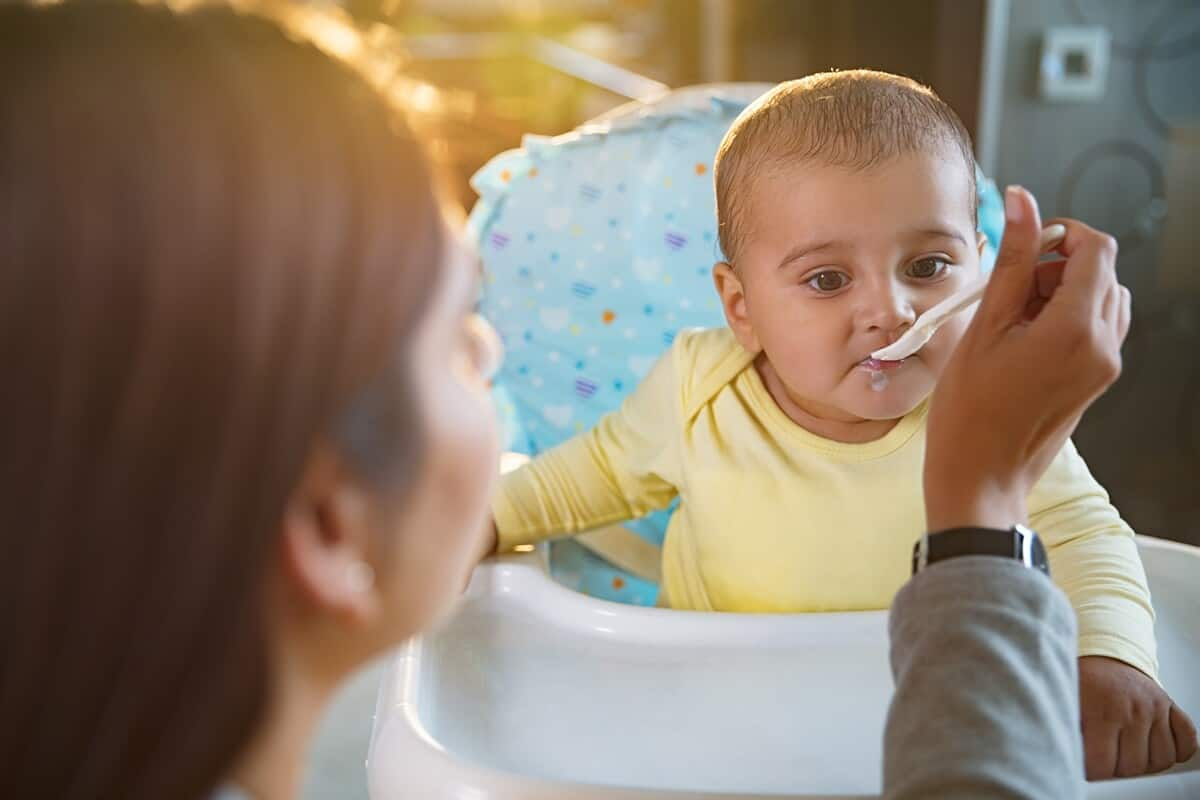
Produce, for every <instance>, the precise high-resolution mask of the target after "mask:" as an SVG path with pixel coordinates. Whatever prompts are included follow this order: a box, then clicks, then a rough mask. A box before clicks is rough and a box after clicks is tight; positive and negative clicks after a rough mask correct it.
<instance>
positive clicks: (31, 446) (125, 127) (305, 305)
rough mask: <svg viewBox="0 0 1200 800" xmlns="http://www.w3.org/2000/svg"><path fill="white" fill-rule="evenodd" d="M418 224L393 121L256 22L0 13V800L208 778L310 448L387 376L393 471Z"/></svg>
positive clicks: (135, 11)
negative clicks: (285, 512) (0, 522)
mask: <svg viewBox="0 0 1200 800" xmlns="http://www.w3.org/2000/svg"><path fill="white" fill-rule="evenodd" d="M441 232H442V227H441V222H440V218H439V215H438V213H437V204H436V202H435V200H434V197H433V194H432V191H431V188H430V180H429V175H428V173H427V169H426V166H425V162H424V161H423V159H422V157H421V155H420V153H419V150H418V148H417V146H416V144H415V143H414V142H413V141H412V138H411V136H410V135H409V134H408V132H407V129H406V127H405V126H404V124H403V123H402V121H401V120H399V119H397V116H396V114H395V113H394V112H393V110H392V109H389V108H388V107H387V105H386V103H385V102H384V101H383V100H382V98H381V96H380V94H379V93H378V92H377V91H376V90H375V89H373V88H371V87H370V86H369V85H368V83H367V82H366V81H365V80H364V79H362V78H361V77H360V75H359V74H358V72H357V71H356V70H354V69H351V68H350V67H349V66H348V65H346V64H343V63H340V62H338V61H336V60H334V59H332V58H330V57H328V56H327V55H326V54H324V53H323V52H321V51H320V50H319V49H318V48H316V47H314V46H313V45H311V44H306V43H304V42H302V41H298V40H297V39H296V38H295V37H294V36H289V35H285V34H284V33H283V32H281V30H280V29H279V28H278V27H277V26H276V25H274V24H271V23H269V22H267V21H264V20H262V19H258V18H254V17H250V16H245V15H240V14H235V13H233V12H231V11H228V10H215V9H208V10H204V9H201V10H198V11H195V12H193V13H189V14H186V15H179V14H175V13H172V12H169V11H167V10H165V9H163V8H146V7H142V6H138V5H134V4H132V3H130V4H115V3H103V4H98V3H86V4H81V5H72V4H69V3H68V4H66V5H63V6H59V7H48V8H40V9H30V8H24V7H16V6H12V5H5V6H3V7H0V368H2V369H3V377H2V380H3V389H2V390H0V509H3V515H4V516H3V525H2V526H0V542H2V551H0V642H3V648H4V655H3V657H0V796H3V797H12V798H32V797H54V798H87V800H95V799H96V798H120V799H121V800H137V799H139V798H156V799H157V798H172V799H173V800H174V799H176V798H179V799H180V800H189V799H190V798H197V797H202V796H203V795H204V794H205V793H206V792H208V791H209V790H210V789H211V788H212V786H213V783H214V781H216V780H217V779H218V778H219V776H221V775H222V774H223V772H224V771H225V770H227V769H228V768H229V767H230V764H231V761H232V759H233V758H234V757H235V755H236V754H237V753H238V751H239V750H240V749H241V748H242V747H243V746H245V744H246V742H247V739H248V737H249V736H250V735H251V734H252V732H253V731H254V728H255V726H256V724H257V723H258V721H259V718H260V716H261V714H262V711H263V708H264V705H265V702H266V700H267V693H268V692H269V690H270V687H269V686H268V685H267V676H268V675H269V664H268V663H267V658H268V655H267V652H266V640H265V631H264V621H263V619H262V613H263V607H264V603H265V600H264V597H263V593H264V582H265V576H266V575H267V574H268V573H269V571H270V568H271V566H272V564H273V560H274V558H275V550H276V542H277V537H278V533H279V525H280V522H281V518H282V514H283V509H284V507H285V503H286V501H287V498H288V495H289V493H290V492H291V490H292V489H293V488H294V486H295V484H296V483H297V481H298V479H299V476H300V474H301V472H302V469H303V466H304V464H305V461H306V458H307V457H308V455H309V454H310V452H311V449H312V447H313V446H314V444H315V443H316V442H317V441H318V440H319V439H320V438H321V437H325V436H329V437H334V438H336V437H337V436H338V435H339V430H340V427H341V423H340V420H341V419H343V417H344V412H345V410H346V408H347V406H348V404H349V403H350V400H351V398H353V397H355V396H358V395H359V394H361V390H362V388H363V387H364V386H365V385H367V384H368V383H377V382H378V381H377V379H378V376H379V375H381V374H386V375H391V376H393V377H392V378H391V379H390V380H389V381H388V383H389V385H390V386H391V388H392V390H393V393H392V394H391V396H390V397H389V398H388V401H387V402H386V403H375V404H374V408H373V410H372V409H368V411H369V414H368V416H370V415H371V414H374V415H375V416H377V417H385V419H381V420H380V421H381V422H382V423H383V424H382V427H381V428H379V430H380V431H382V433H381V434H380V436H377V437H376V439H377V441H376V442H375V444H377V445H378V444H379V443H380V442H382V448H377V450H378V449H383V450H386V452H387V456H388V457H387V458H386V459H381V458H380V456H379V452H375V453H374V454H373V455H372V456H371V458H370V459H369V460H370V462H371V463H370V465H369V466H371V467H373V468H375V469H379V468H386V469H387V470H388V475H389V478H390V479H391V480H393V481H395V482H396V485H397V487H398V488H399V487H402V485H403V483H404V481H405V478H406V475H407V474H409V473H411V472H412V469H413V468H414V465H415V464H416V463H417V461H418V460H419V458H420V452H421V441H420V436H419V434H418V428H419V426H418V425H417V419H418V417H417V409H415V408H414V407H413V404H414V403H415V400H414V399H413V396H412V394H411V392H409V391H408V388H409V387H408V386H407V381H408V379H407V373H406V369H405V348H404V346H403V345H402V343H403V342H405V341H408V340H409V338H410V337H407V334H411V333H412V331H413V328H414V325H415V324H416V323H417V321H418V319H419V309H420V307H421V303H422V302H423V300H424V299H425V298H427V297H428V296H429V293H430V285H431V284H433V283H434V282H435V281H436V280H438V264H439V259H440V257H441V253H440V249H441V247H442V241H441V239H442V233H441ZM356 429H357V430H359V431H360V433H361V430H362V425H361V424H358V425H357V427H356ZM385 461H386V463H384V462H385Z"/></svg>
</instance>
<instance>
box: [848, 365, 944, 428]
mask: <svg viewBox="0 0 1200 800" xmlns="http://www.w3.org/2000/svg"><path fill="white" fill-rule="evenodd" d="M849 390H850V391H848V392H845V393H844V394H843V403H842V407H843V409H844V410H845V411H847V412H849V413H851V414H853V415H855V416H856V417H859V418H861V419H866V420H872V421H877V422H882V421H884V420H890V419H899V418H900V417H903V416H905V415H906V414H910V413H912V411H913V410H915V409H916V408H917V407H918V406H919V405H921V403H923V402H925V399H926V398H928V397H929V395H930V393H931V392H932V391H933V381H932V379H925V376H919V375H905V374H891V375H890V374H888V373H879V375H878V377H877V376H873V375H870V374H868V373H866V372H863V373H862V374H860V375H855V376H854V380H853V383H852V384H851V386H850V387H849Z"/></svg>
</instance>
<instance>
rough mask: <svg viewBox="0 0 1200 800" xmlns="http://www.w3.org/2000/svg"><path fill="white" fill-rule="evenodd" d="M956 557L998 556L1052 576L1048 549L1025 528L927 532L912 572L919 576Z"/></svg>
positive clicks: (916, 552)
mask: <svg viewBox="0 0 1200 800" xmlns="http://www.w3.org/2000/svg"><path fill="white" fill-rule="evenodd" d="M957 556H999V557H1001V558H1011V559H1013V560H1015V561H1019V562H1020V563H1022V564H1024V565H1025V566H1027V567H1030V568H1032V569H1036V570H1039V571H1041V572H1042V573H1044V574H1046V575H1049V574H1050V564H1049V562H1047V560H1046V548H1045V547H1044V546H1043V545H1042V540H1041V539H1040V538H1038V535H1037V534H1036V533H1034V532H1033V531H1031V530H1030V529H1029V528H1026V527H1025V526H1024V525H1013V526H1012V527H1011V528H1009V529H1008V530H1000V529H998V528H951V529H950V530H945V531H938V532H937V533H927V534H925V535H924V536H922V537H921V538H920V539H918V540H917V543H916V544H915V545H913V560H912V571H913V575H916V574H917V573H918V572H920V571H921V570H923V569H925V568H926V567H928V566H929V565H930V564H936V563H937V562H939V561H945V560H947V559H950V558H955V557H957Z"/></svg>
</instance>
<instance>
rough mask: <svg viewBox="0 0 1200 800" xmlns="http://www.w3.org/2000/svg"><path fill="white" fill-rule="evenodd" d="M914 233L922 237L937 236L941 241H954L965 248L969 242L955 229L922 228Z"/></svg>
mask: <svg viewBox="0 0 1200 800" xmlns="http://www.w3.org/2000/svg"><path fill="white" fill-rule="evenodd" d="M913 233H914V234H915V235H916V236H921V237H929V236H936V237H937V238H939V239H954V240H955V241H956V242H958V243H959V244H961V245H963V246H964V247H966V246H967V240H966V239H964V238H963V235H962V234H961V233H959V232H958V231H956V230H954V229H953V228H939V227H931V228H921V229H920V230H917V231H914V232H913Z"/></svg>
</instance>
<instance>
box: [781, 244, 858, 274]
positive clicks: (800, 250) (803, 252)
mask: <svg viewBox="0 0 1200 800" xmlns="http://www.w3.org/2000/svg"><path fill="white" fill-rule="evenodd" d="M845 246H846V243H845V242H843V241H839V240H837V239H831V240H829V241H827V242H818V243H816V244H810V243H809V242H801V243H800V244H798V245H796V246H795V247H793V248H792V249H791V250H788V251H787V254H786V255H785V256H784V257H783V260H782V261H780V262H779V267H778V269H783V268H784V267H786V266H788V265H789V264H791V263H792V262H793V261H799V260H800V259H802V258H804V257H805V256H808V255H812V254H813V253H821V252H824V251H826V250H837V249H839V248H842V247H845Z"/></svg>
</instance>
